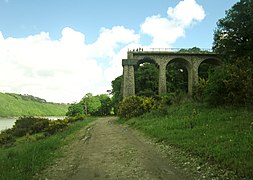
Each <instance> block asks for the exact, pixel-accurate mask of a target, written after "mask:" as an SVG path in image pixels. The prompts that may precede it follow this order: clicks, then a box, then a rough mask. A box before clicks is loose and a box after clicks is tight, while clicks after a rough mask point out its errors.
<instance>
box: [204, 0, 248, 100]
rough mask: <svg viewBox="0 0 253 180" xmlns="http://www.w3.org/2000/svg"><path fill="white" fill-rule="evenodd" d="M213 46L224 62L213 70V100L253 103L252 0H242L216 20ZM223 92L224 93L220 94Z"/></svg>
mask: <svg viewBox="0 0 253 180" xmlns="http://www.w3.org/2000/svg"><path fill="white" fill-rule="evenodd" d="M213 49H214V51H215V52H217V53H218V54H220V55H221V57H222V59H223V60H225V63H224V64H223V66H222V67H221V68H218V69H217V70H216V71H214V73H212V74H211V78H210V81H209V83H208V84H207V87H206V98H207V99H209V102H211V103H212V104H236V105H238V104H240V105H252V104H253V83H252V79H253V0H240V1H239V2H238V3H236V4H235V5H233V7H232V8H231V9H229V10H228V11H226V16H225V17H224V18H222V19H220V20H219V21H218V23H217V29H216V30H215V32H214V43H213ZM221 94H222V96H221Z"/></svg>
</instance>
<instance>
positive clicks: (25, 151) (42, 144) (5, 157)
mask: <svg viewBox="0 0 253 180" xmlns="http://www.w3.org/2000/svg"><path fill="white" fill-rule="evenodd" d="M93 120H94V118H86V119H85V120H83V121H79V122H76V123H73V124H71V125H70V126H69V127H67V128H66V129H65V130H64V131H63V132H59V133H57V134H55V135H52V136H50V137H47V138H44V139H40V140H35V139H36V138H34V141H31V139H33V138H32V137H31V138H30V140H29V141H24V140H23V139H21V140H20V142H18V141H17V143H16V145H15V146H13V147H9V148H6V147H2V148H0V172H1V173H0V179H15V180H23V179H32V177H33V175H34V174H36V172H39V171H40V170H41V169H43V168H44V167H46V166H47V165H48V164H49V163H50V162H52V161H53V160H54V159H55V158H56V157H59V156H60V155H61V152H60V151H57V150H58V149H59V148H60V147H62V146H63V145H65V144H66V143H68V142H70V141H71V139H72V138H73V137H74V134H75V133H76V132H77V131H78V130H80V129H81V128H83V127H85V126H87V125H88V124H89V123H90V122H91V121H93Z"/></svg>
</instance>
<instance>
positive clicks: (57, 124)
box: [45, 119, 68, 135]
mask: <svg viewBox="0 0 253 180" xmlns="http://www.w3.org/2000/svg"><path fill="white" fill-rule="evenodd" d="M67 126H68V121H67V120H66V119H65V120H52V121H49V126H48V127H47V128H46V129H45V132H46V133H48V134H47V135H52V134H54V133H56V132H59V131H62V130H63V129H64V128H65V127H67Z"/></svg>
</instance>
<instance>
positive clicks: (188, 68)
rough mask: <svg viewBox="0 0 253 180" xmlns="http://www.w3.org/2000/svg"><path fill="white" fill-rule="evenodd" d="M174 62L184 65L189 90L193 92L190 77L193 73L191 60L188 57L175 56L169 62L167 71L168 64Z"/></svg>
mask: <svg viewBox="0 0 253 180" xmlns="http://www.w3.org/2000/svg"><path fill="white" fill-rule="evenodd" d="M173 63H176V64H180V65H182V66H183V67H184V68H185V70H186V71H187V92H191V90H190V88H191V86H189V85H190V84H191V83H189V82H190V81H191V79H190V77H191V74H190V73H191V62H190V61H189V60H188V59H187V58H182V57H175V58H173V59H171V60H170V61H169V62H168V63H167V65H166V71H167V68H168V66H169V65H171V64H173ZM183 70H184V69H183Z"/></svg>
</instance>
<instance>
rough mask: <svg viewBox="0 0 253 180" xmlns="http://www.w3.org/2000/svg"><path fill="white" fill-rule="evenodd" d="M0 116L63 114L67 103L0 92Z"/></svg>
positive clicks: (66, 108)
mask: <svg viewBox="0 0 253 180" xmlns="http://www.w3.org/2000/svg"><path fill="white" fill-rule="evenodd" d="M0 102H1V103H0V117H6V118H7V117H19V116H31V115H32V116H65V114H66V112H67V110H68V106H69V105H67V104H59V103H50V102H46V100H43V99H40V98H37V97H34V96H31V95H20V94H14V93H0Z"/></svg>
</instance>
